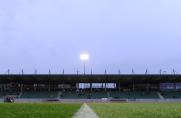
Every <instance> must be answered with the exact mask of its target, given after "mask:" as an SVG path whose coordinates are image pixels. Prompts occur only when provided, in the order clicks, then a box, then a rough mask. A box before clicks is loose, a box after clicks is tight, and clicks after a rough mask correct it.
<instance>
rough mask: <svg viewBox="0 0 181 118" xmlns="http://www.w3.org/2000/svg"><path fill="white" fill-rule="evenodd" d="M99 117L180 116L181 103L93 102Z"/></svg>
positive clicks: (170, 117)
mask: <svg viewBox="0 0 181 118" xmlns="http://www.w3.org/2000/svg"><path fill="white" fill-rule="evenodd" d="M89 106H90V107H91V108H92V109H93V110H94V111H95V112H96V113H97V115H98V116H99V117H100V118H181V103H106V104H101V103H93V104H89Z"/></svg>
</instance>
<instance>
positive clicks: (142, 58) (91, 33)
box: [0, 0, 181, 73]
mask: <svg viewBox="0 0 181 118" xmlns="http://www.w3.org/2000/svg"><path fill="white" fill-rule="evenodd" d="M180 45H181V1H180V0H0V55H1V56H0V73H5V72H6V70H7V69H8V68H10V69H11V71H12V72H13V73H19V72H20V71H21V69H22V68H24V71H25V73H32V72H33V71H34V69H35V68H37V69H38V70H39V73H47V72H48V69H49V68H50V69H51V70H52V73H60V72H61V71H62V69H63V68H64V69H65V73H76V69H79V70H80V71H81V73H82V68H83V64H82V62H81V61H80V60H79V54H80V53H81V52H88V53H89V54H90V60H89V61H88V62H87V64H86V71H87V73H90V68H93V70H94V73H103V72H104V69H105V68H107V71H108V73H117V72H118V69H120V70H121V72H122V73H130V72H131V69H132V68H134V70H135V72H136V73H144V71H145V69H146V68H148V70H149V72H150V73H158V71H159V69H160V68H162V69H163V70H166V71H168V72H171V70H172V69H173V68H175V70H177V72H181V46H180Z"/></svg>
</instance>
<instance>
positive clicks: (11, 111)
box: [0, 103, 81, 118]
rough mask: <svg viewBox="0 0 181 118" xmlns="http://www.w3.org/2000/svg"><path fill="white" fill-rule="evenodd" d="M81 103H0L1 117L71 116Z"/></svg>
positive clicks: (54, 117)
mask: <svg viewBox="0 0 181 118" xmlns="http://www.w3.org/2000/svg"><path fill="white" fill-rule="evenodd" d="M80 107H81V104H54V103H53V104H51V103H34V104H31V103H15V104H6V103H5V104H4V103H2V104H0V118H71V117H72V116H73V114H74V113H75V112H77V111H78V110H79V108H80Z"/></svg>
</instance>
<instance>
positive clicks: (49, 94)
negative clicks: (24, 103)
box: [20, 91, 58, 98]
mask: <svg viewBox="0 0 181 118" xmlns="http://www.w3.org/2000/svg"><path fill="white" fill-rule="evenodd" d="M57 97H58V92H46V91H43V92H23V93H22V95H21V96H20V98H57Z"/></svg>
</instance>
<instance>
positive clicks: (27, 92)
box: [0, 74, 181, 101]
mask: <svg viewBox="0 0 181 118" xmlns="http://www.w3.org/2000/svg"><path fill="white" fill-rule="evenodd" d="M9 97H11V98H14V99H15V101H16V100H23V99H34V100H36V99H42V100H63V99H80V100H81V99H87V100H91V99H92V100H96V99H97V100H98V99H106V100H137V99H154V100H159V99H162V100H163V99H179V98H181V75H151V74H149V75H137V74H134V75H133V74H132V75H109V74H106V75H0V98H1V99H5V98H9Z"/></svg>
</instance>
